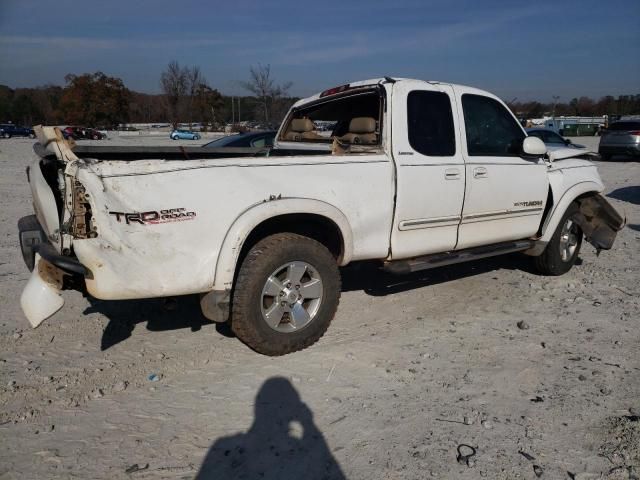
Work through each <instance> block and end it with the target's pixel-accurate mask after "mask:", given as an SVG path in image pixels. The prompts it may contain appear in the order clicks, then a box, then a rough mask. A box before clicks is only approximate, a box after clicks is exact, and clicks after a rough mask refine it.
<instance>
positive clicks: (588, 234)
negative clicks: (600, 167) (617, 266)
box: [575, 194, 626, 252]
mask: <svg viewBox="0 0 640 480" xmlns="http://www.w3.org/2000/svg"><path fill="white" fill-rule="evenodd" d="M577 203H578V204H579V206H580V211H579V212H578V214H577V215H576V218H575V221H576V223H577V224H578V225H579V226H580V228H581V229H582V232H583V233H584V236H585V239H586V240H587V242H589V243H590V244H591V245H593V246H594V247H595V248H596V250H597V251H598V252H599V251H600V250H609V249H610V248H611V247H612V246H613V242H614V241H615V239H616V235H617V233H618V232H619V231H620V230H622V229H623V228H624V226H625V224H626V218H624V217H622V216H621V215H620V214H619V213H618V212H617V211H616V209H615V208H613V206H612V205H611V204H610V203H609V202H608V201H607V200H606V199H605V198H604V197H603V196H602V195H599V194H598V195H590V196H588V197H584V198H580V199H578V200H577Z"/></svg>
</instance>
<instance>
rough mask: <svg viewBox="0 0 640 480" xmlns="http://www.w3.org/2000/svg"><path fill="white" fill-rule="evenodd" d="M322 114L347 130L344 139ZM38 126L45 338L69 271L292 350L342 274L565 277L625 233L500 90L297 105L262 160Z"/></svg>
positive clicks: (25, 225)
mask: <svg viewBox="0 0 640 480" xmlns="http://www.w3.org/2000/svg"><path fill="white" fill-rule="evenodd" d="M385 107H386V108H385ZM314 120H318V121H327V122H335V123H336V126H335V128H334V129H333V131H332V132H331V136H325V135H319V134H318V133H317V132H316V131H315V124H314ZM36 133H37V136H38V139H39V141H40V144H41V145H40V146H39V147H41V148H36V149H35V151H36V152H37V153H38V154H39V155H41V156H42V157H43V158H42V159H34V162H33V163H32V165H31V166H30V169H29V170H28V172H27V173H28V175H27V179H28V182H29V183H30V186H31V191H32V192H33V193H32V195H33V203H34V210H35V214H34V215H30V216H28V217H23V218H22V219H21V220H20V221H19V223H18V229H19V232H20V234H19V238H20V245H21V248H22V254H23V257H24V259H25V263H26V264H27V266H28V267H29V268H30V269H31V270H32V274H31V277H30V279H29V281H28V282H27V284H26V285H25V288H24V291H23V293H22V296H21V300H20V302H21V306H22V309H23V311H24V313H25V316H26V317H27V319H28V320H29V321H30V323H31V325H32V326H34V327H36V326H38V325H39V324H40V323H41V322H42V321H44V320H45V319H46V318H48V317H50V316H51V315H53V314H54V313H55V312H56V311H57V310H59V309H60V308H62V306H63V304H64V298H63V295H64V292H62V291H61V290H62V284H63V280H62V279H63V275H73V276H75V278H76V280H77V282H76V283H75V285H78V286H80V287H83V288H85V287H86V291H87V292H88V293H89V294H90V295H92V296H93V297H94V298H99V299H103V300H119V299H135V298H149V297H166V296H173V295H187V294H196V293H197V294H199V295H200V306H201V308H202V312H203V314H204V316H206V317H207V318H209V319H211V320H213V321H216V322H226V321H230V328H231V330H232V331H233V332H234V333H235V335H236V336H237V337H238V338H239V339H240V340H242V341H243V342H245V343H246V344H247V345H249V346H250V347H251V348H253V349H254V350H256V351H258V352H261V353H263V354H266V355H284V354H286V353H290V352H294V351H296V350H301V349H303V348H306V347H309V346H310V345H312V344H313V343H315V342H316V341H318V340H319V339H320V338H321V337H322V335H323V334H324V333H325V331H326V330H327V328H328V327H329V324H330V323H331V321H332V320H333V318H334V316H335V314H336V311H337V309H338V304H339V300H340V293H341V288H340V285H341V279H340V269H339V267H341V266H346V265H348V264H350V263H352V262H356V261H365V260H366V261H370V262H375V263H376V264H377V265H378V266H379V268H381V269H383V270H385V271H387V272H390V273H392V274H397V275H402V274H406V273H410V272H415V271H419V270H425V269H429V268H435V267H440V266H444V265H449V264H454V263H460V262H465V261H470V260H475V259H479V258H485V257H489V256H493V255H500V254H507V253H512V252H523V253H525V254H527V255H530V256H532V257H534V262H533V263H534V264H535V266H536V268H537V269H538V271H539V272H540V273H542V274H544V275H561V274H563V273H566V272H568V271H569V270H570V269H571V268H572V266H573V265H574V264H575V263H576V261H577V259H578V255H579V252H580V248H581V245H582V243H583V239H584V241H585V242H589V243H591V244H592V245H593V246H594V247H595V248H596V249H597V250H598V251H600V250H607V249H610V248H612V247H613V244H614V241H615V238H616V234H617V232H618V231H619V230H620V229H621V228H623V226H624V223H625V221H624V218H623V217H622V216H621V215H620V214H619V213H618V212H617V211H616V210H615V208H614V207H613V206H612V205H611V204H610V203H609V202H608V201H607V198H606V197H605V196H604V195H602V192H604V190H605V187H604V184H603V183H602V180H601V178H600V175H599V174H598V170H597V167H596V165H595V164H593V163H592V162H590V161H588V160H586V159H585V158H584V155H583V154H582V152H581V151H579V150H575V151H572V150H571V149H566V148H565V149H562V150H558V151H557V152H555V151H548V149H547V147H546V146H545V144H544V143H543V142H542V140H540V139H539V138H536V137H527V135H526V132H525V131H524V129H523V128H522V127H521V126H520V124H519V123H518V121H517V119H516V118H515V117H514V116H513V114H512V113H511V111H510V110H509V108H508V107H507V106H506V105H505V104H504V102H502V101H501V100H500V99H499V98H498V97H496V96H495V95H492V94H490V93H488V92H484V91H482V90H479V89H476V88H471V87H465V86H462V85H453V84H449V83H441V82H425V81H419V80H410V79H392V78H388V77H386V78H378V79H372V80H365V81H361V82H357V83H355V84H349V85H343V86H340V87H337V88H332V89H329V90H326V91H324V92H322V93H319V94H316V95H314V96H312V97H309V98H305V99H301V100H299V101H297V102H296V103H295V104H294V105H293V106H292V107H291V109H290V111H289V113H288V114H287V116H286V117H285V120H284V121H283V123H282V125H281V126H280V129H279V131H278V134H277V135H276V139H275V142H274V147H273V149H272V150H270V152H269V156H268V157H266V158H265V157H257V156H252V155H245V156H241V157H239V156H237V155H235V156H234V155H229V157H220V156H218V157H216V158H210V157H208V156H207V154H208V153H211V152H207V150H206V149H203V148H182V147H181V148H175V150H176V153H178V152H177V151H180V153H181V154H182V158H181V159H180V160H167V159H166V157H165V156H163V155H159V154H158V149H157V147H147V148H148V149H149V150H148V152H145V151H144V147H131V150H129V151H127V148H126V147H114V149H113V150H112V151H111V152H109V151H108V148H103V149H102V155H103V158H102V159H100V158H97V157H94V156H92V155H91V154H90V153H88V154H87V156H86V158H82V157H79V156H78V154H80V152H77V153H78V154H76V152H74V151H73V150H71V149H70V148H69V146H68V145H67V144H66V142H64V141H63V140H61V139H57V137H56V132H55V130H54V129H53V128H50V127H44V128H37V129H36ZM200 152H202V153H201V156H199V155H198V154H199V153H200ZM105 157H106V158H105ZM131 158H136V159H138V160H143V161H129V160H130V159H131ZM496 288H498V287H496ZM447 301H448V300H447ZM363 314H364V312H363ZM343 328H349V327H348V326H343ZM358 328H361V327H358ZM391 330H392V329H391ZM390 334H392V331H390Z"/></svg>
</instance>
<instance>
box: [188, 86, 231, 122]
mask: <svg viewBox="0 0 640 480" xmlns="http://www.w3.org/2000/svg"><path fill="white" fill-rule="evenodd" d="M223 106H224V101H223V99H222V95H220V92H218V90H216V89H214V88H211V87H210V86H209V85H207V83H206V81H203V82H201V83H200V84H199V85H198V86H197V88H196V89H195V90H194V96H193V114H194V115H195V117H196V118H198V119H200V121H201V122H204V123H208V124H211V126H215V125H216V124H217V123H218V120H219V119H221V118H222V116H221V110H222V107H223Z"/></svg>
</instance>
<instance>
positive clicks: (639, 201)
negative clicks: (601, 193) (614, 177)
mask: <svg viewBox="0 0 640 480" xmlns="http://www.w3.org/2000/svg"><path fill="white" fill-rule="evenodd" d="M607 197H609V198H615V199H616V200H622V201H623V202H629V203H633V204H634V205H640V186H637V185H635V186H632V187H622V188H618V189H617V190H614V191H613V192H611V193H608V194H607Z"/></svg>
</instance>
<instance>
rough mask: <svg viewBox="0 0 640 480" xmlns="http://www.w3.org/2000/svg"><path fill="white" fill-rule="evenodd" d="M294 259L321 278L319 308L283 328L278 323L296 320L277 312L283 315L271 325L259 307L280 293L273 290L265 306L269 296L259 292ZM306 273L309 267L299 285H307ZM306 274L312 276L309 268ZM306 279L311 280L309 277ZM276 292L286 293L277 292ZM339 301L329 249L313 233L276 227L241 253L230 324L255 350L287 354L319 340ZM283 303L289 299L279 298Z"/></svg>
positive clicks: (335, 263)
mask: <svg viewBox="0 0 640 480" xmlns="http://www.w3.org/2000/svg"><path fill="white" fill-rule="evenodd" d="M293 262H296V263H297V264H299V263H300V262H302V263H305V264H307V265H308V266H310V267H311V268H307V269H305V272H308V271H312V272H313V275H314V276H316V277H317V278H319V279H320V280H321V286H322V287H321V288H322V293H321V295H320V297H319V302H318V304H317V305H318V306H317V307H316V308H317V310H316V311H315V313H314V314H312V315H309V316H310V318H311V320H310V321H309V322H308V323H307V324H306V325H305V326H303V327H302V328H300V329H297V330H293V331H286V332H283V331H279V330H277V329H276V328H280V329H286V328H292V327H291V326H292V325H293V323H294V322H291V323H288V322H287V321H286V320H287V319H288V318H292V316H289V314H287V313H284V314H282V315H279V316H278V317H279V318H282V319H284V320H283V321H281V323H280V324H279V325H278V326H276V327H271V326H270V325H269V324H268V323H267V320H266V319H265V317H264V316H263V310H264V309H268V308H269V307H270V306H277V305H276V299H279V298H281V297H278V296H275V295H274V298H273V300H274V301H273V303H272V304H271V305H270V306H269V305H267V306H265V299H266V298H267V297H265V296H263V295H264V289H265V288H266V285H267V281H268V280H269V278H273V277H274V274H275V273H276V272H277V271H278V269H280V268H283V267H285V266H286V265H289V264H290V263H293ZM305 275H307V273H305V274H304V275H303V277H302V278H301V280H300V281H299V283H301V284H302V287H304V285H305V284H304V283H303V279H304V278H305ZM287 278H288V276H287ZM306 278H311V273H309V276H308V277H306ZM309 281H313V278H311V280H309ZM285 282H286V279H285V280H283V285H285V284H286V283H285ZM289 285H290V284H289ZM290 287H291V285H290ZM295 287H296V286H293V287H291V288H292V289H293V288H295ZM298 287H300V285H298ZM299 291H300V292H302V291H303V290H302V289H299ZM293 293H295V292H293ZM280 295H286V294H283V293H282V292H281V293H280ZM284 298H285V299H286V298H287V297H286V296H285V297H284ZM301 301H302V300H301ZM311 301H313V300H311ZM339 302H340V273H339V271H338V265H337V262H336V259H335V258H334V257H333V255H332V254H331V253H330V252H329V250H327V248H326V247H325V246H324V245H322V244H321V243H319V242H317V241H315V240H313V239H311V238H308V237H304V236H301V235H297V234H293V233H279V234H275V235H271V236H269V237H266V238H264V239H262V240H260V241H259V242H258V243H257V244H256V245H254V246H253V247H252V248H251V250H249V252H248V253H247V256H246V257H245V258H244V260H243V262H242V265H241V266H240V270H239V272H238V277H237V280H236V282H235V285H234V292H233V306H232V312H231V329H232V330H233V332H234V333H235V334H236V336H237V337H238V338H239V339H240V340H241V341H242V342H244V343H245V344H247V345H248V346H249V347H251V348H252V349H253V350H255V351H256V352H258V353H262V354H264V355H270V356H278V355H286V354H287V353H291V352H296V351H298V350H302V349H304V348H307V347H309V346H310V345H313V344H314V343H315V342H317V341H318V340H319V339H320V337H322V335H324V333H325V332H326V331H327V328H328V327H329V324H330V323H331V320H333V317H334V316H335V313H336V310H337V308H338V303H339ZM278 303H280V302H279V301H278ZM285 303H287V302H282V303H281V304H282V305H284V304H285ZM292 305H293V304H292ZM287 308H288V307H287ZM305 311H306V308H305Z"/></svg>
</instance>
